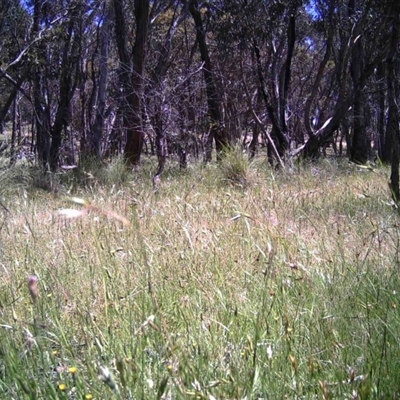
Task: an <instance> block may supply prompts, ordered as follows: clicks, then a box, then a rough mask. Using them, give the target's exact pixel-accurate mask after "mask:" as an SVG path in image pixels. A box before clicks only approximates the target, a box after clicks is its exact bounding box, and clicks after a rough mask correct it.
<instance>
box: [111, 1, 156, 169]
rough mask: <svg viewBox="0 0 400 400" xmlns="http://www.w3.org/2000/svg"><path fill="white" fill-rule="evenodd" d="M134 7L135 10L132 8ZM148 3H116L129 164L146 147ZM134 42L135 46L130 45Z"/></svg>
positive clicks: (124, 125)
mask: <svg viewBox="0 0 400 400" xmlns="http://www.w3.org/2000/svg"><path fill="white" fill-rule="evenodd" d="M132 5H133V9H132V7H131V6H132ZM149 11H150V1H149V0H134V1H133V3H128V2H124V0H114V15H115V38H116V44H117V49H118V55H119V62H120V71H119V78H120V83H121V88H122V94H123V95H122V97H121V99H120V101H121V108H122V110H123V128H124V130H125V134H126V144H125V149H124V156H125V159H126V161H127V162H128V163H130V164H133V165H135V164H138V163H139V161H140V156H141V152H142V148H143V141H144V136H145V135H144V128H143V120H142V111H143V109H142V101H143V99H142V94H143V87H144V65H145V55H146V46H147V34H148V25H149ZM132 14H133V16H134V23H135V30H134V33H133V32H132V31H131V30H130V29H129V28H128V23H129V22H130V21H127V16H129V15H132ZM132 42H133V45H131V43H132Z"/></svg>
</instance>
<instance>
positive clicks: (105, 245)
mask: <svg viewBox="0 0 400 400" xmlns="http://www.w3.org/2000/svg"><path fill="white" fill-rule="evenodd" d="M150 167H153V168H152V169H151V168H150ZM151 170H154V166H152V165H147V164H146V163H145V165H144V166H143V168H142V169H141V170H140V171H139V172H137V173H134V174H131V173H130V174H128V173H126V172H125V171H124V169H123V167H122V166H121V163H120V162H114V163H113V164H112V165H111V166H109V167H108V168H106V167H103V168H101V169H94V170H92V171H91V172H88V171H70V172H69V173H68V174H66V175H60V176H58V175H57V176H54V177H51V178H50V177H47V178H46V179H44V178H42V177H40V176H39V175H36V176H35V174H33V173H32V172H31V171H27V170H25V169H23V168H22V167H21V168H20V169H18V168H17V169H16V170H14V171H13V172H12V171H7V170H4V171H0V181H1V182H2V183H1V184H0V186H1V188H0V200H1V202H2V205H1V206H0V227H1V230H0V399H210V400H211V399H249V400H250V399H398V398H400V342H399V335H400V315H399V309H398V307H400V302H399V290H400V286H399V268H400V266H399V249H400V235H399V215H398V212H397V210H396V209H395V208H394V207H393V205H392V204H391V202H390V193H389V191H388V185H387V177H388V171H387V170H386V169H384V168H377V169H376V170H371V169H367V168H361V167H357V166H355V165H351V164H348V163H347V162H342V163H337V162H333V161H332V162H328V161H323V162H321V163H319V164H314V165H310V166H303V167H301V168H299V167H296V168H294V169H293V170H287V171H274V170H271V169H270V168H269V167H268V166H267V165H266V164H263V163H262V162H260V161H259V162H255V163H253V164H250V165H249V164H248V163H247V161H246V160H245V159H244V158H243V157H242V156H241V155H240V154H234V155H233V156H232V157H230V158H228V159H227V160H225V161H224V162H223V163H222V165H221V166H216V165H210V166H207V167H200V166H191V167H190V168H189V169H188V170H187V171H186V172H185V173H182V172H180V171H179V170H178V169H175V168H174V167H171V168H170V169H169V170H168V171H167V172H166V173H165V174H164V176H163V178H162V183H161V186H160V187H159V188H158V190H154V189H153V188H152V186H151V174H150V171H151ZM38 187H42V188H45V189H46V190H43V189H40V188H38ZM49 188H51V189H52V190H51V191H50V190H48V189H49ZM72 197H75V198H74V199H72V201H71V198H72ZM80 199H83V200H85V203H84V204H81V203H83V201H81V200H80ZM89 203H90V204H89ZM6 208H7V210H6ZM60 210H61V212H60Z"/></svg>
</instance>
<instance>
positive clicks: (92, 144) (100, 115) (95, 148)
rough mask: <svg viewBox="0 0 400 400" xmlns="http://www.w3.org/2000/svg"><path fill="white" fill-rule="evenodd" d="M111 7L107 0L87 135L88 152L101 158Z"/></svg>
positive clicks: (111, 16) (111, 17) (109, 0)
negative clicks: (94, 110)
mask: <svg viewBox="0 0 400 400" xmlns="http://www.w3.org/2000/svg"><path fill="white" fill-rule="evenodd" d="M113 11H114V9H113V7H112V4H111V0H107V2H106V6H105V14H104V18H103V21H102V25H101V28H100V56H99V64H100V75H99V79H98V93H97V106H96V116H95V119H94V122H93V125H92V128H91V132H90V136H89V143H88V147H89V149H88V150H89V154H90V155H91V156H94V157H95V158H98V159H100V158H101V141H102V138H103V128H104V120H105V118H106V93H107V82H108V47H109V42H110V34H111V28H112V19H113Z"/></svg>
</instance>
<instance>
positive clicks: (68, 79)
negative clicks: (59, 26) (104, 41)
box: [50, 7, 81, 171]
mask: <svg viewBox="0 0 400 400" xmlns="http://www.w3.org/2000/svg"><path fill="white" fill-rule="evenodd" d="M79 10H80V8H78V7H76V9H75V12H74V13H73V14H72V15H71V16H70V22H69V26H68V32H67V36H66V40H65V44H64V48H63V57H62V61H61V76H60V95H59V102H58V107H57V112H56V116H55V119H54V123H53V126H52V128H51V146H50V170H51V171H55V170H56V169H57V166H58V162H59V153H60V147H61V143H62V137H63V135H62V132H63V129H65V127H66V126H67V125H68V122H69V106H70V102H71V100H72V97H73V95H74V92H75V89H76V85H77V77H78V69H79V59H80V52H81V32H80V27H79V25H78V23H79V22H78V21H79V20H80V18H79V17H80V15H79Z"/></svg>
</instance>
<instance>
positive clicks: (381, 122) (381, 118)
mask: <svg viewBox="0 0 400 400" xmlns="http://www.w3.org/2000/svg"><path fill="white" fill-rule="evenodd" d="M385 75H386V67H385V65H384V63H383V62H381V63H380V64H379V65H378V67H377V71H376V80H377V81H378V82H379V83H378V85H379V86H378V87H379V90H378V98H377V102H378V111H377V114H378V115H377V135H376V136H377V141H378V157H379V160H380V161H381V162H382V163H384V164H388V163H389V162H390V152H389V149H388V147H387V146H386V135H385V134H386V132H385V118H386V112H385V97H386V91H385V84H384V82H385Z"/></svg>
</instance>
